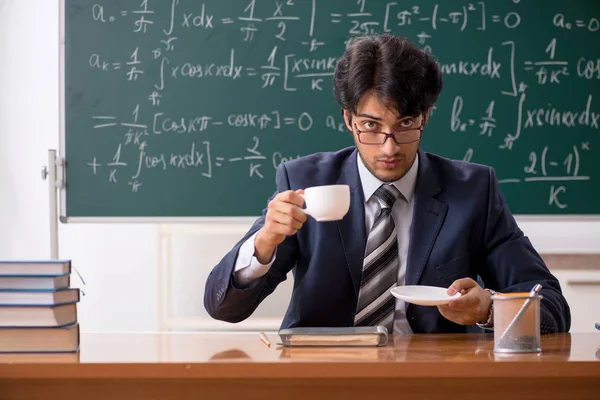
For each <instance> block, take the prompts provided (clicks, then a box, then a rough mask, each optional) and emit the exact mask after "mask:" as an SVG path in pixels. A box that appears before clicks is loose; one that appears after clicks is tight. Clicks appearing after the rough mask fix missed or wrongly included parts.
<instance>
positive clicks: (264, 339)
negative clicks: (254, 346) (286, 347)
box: [258, 332, 271, 347]
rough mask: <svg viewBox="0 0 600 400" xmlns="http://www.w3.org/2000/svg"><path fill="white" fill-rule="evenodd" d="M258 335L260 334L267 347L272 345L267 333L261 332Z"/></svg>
mask: <svg viewBox="0 0 600 400" xmlns="http://www.w3.org/2000/svg"><path fill="white" fill-rule="evenodd" d="M258 335H259V336H260V340H261V341H262V342H263V343H264V344H266V345H267V347H271V342H269V339H268V338H267V335H265V334H264V333H263V332H259V333H258Z"/></svg>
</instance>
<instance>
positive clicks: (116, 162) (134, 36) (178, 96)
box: [66, 0, 600, 212]
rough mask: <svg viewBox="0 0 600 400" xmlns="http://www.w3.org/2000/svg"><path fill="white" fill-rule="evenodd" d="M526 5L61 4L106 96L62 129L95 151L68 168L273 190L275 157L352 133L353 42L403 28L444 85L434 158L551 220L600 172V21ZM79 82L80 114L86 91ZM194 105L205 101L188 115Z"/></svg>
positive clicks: (135, 181)
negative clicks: (451, 162)
mask: <svg viewBox="0 0 600 400" xmlns="http://www.w3.org/2000/svg"><path fill="white" fill-rule="evenodd" d="M225 3H227V4H226V5H225ZM411 3H412V4H411ZM527 3H532V2H527V1H519V0H505V1H489V0H488V1H477V2H468V1H453V2H434V1H421V2H418V1H415V2H404V1H403V2H400V1H375V0H371V1H369V0H359V1H343V2H341V1H327V0H305V1H301V0H281V1H270V0H265V1H261V0H251V1H234V2H216V1H205V2H197V1H191V0H187V1H186V0H171V1H168V2H167V1H156V0H155V1H153V0H143V1H141V0H135V1H100V0H96V1H74V0H71V1H66V11H67V14H68V15H67V21H68V20H69V12H70V13H71V14H70V15H71V18H72V19H73V20H75V19H77V20H78V21H80V25H81V26H87V27H89V29H91V31H92V32H94V38H93V39H91V40H89V43H87V42H86V41H85V40H75V39H74V38H71V40H70V41H69V40H67V41H66V47H67V50H68V49H69V46H71V50H70V51H71V52H72V54H73V56H72V57H71V58H68V60H70V61H69V62H70V63H72V67H71V68H72V69H73V70H78V71H84V72H82V73H83V74H84V75H85V77H86V82H89V81H91V80H93V81H94V82H99V83H98V85H99V87H102V90H105V89H106V90H107V91H106V92H103V93H100V94H97V98H96V100H95V101H96V103H95V104H94V103H93V102H94V100H93V99H94V93H88V96H89V97H90V98H89V99H88V100H87V101H88V104H94V106H91V105H90V106H89V107H87V108H85V109H80V110H79V113H78V114H77V115H75V114H74V113H73V114H72V117H71V119H69V118H68V119H69V120H70V121H73V126H77V131H78V133H77V135H83V136H84V137H87V138H88V139H89V140H88V141H87V143H90V145H89V147H88V148H86V150H85V151H83V152H80V155H78V156H73V157H71V163H70V164H69V165H71V166H72V168H78V169H81V168H83V169H84V170H85V173H84V174H83V175H78V176H81V179H83V178H84V177H85V178H86V179H89V180H93V181H94V182H97V184H98V185H104V186H103V187H105V190H107V191H110V190H112V189H111V188H112V187H126V188H127V190H126V192H127V193H129V194H128V195H129V196H139V194H140V193H143V192H144V191H145V190H149V189H148V188H150V187H154V188H153V189H152V190H160V188H159V186H160V185H161V181H160V180H156V179H155V177H156V176H157V174H159V173H163V174H166V175H165V176H168V180H173V179H175V180H177V179H182V180H183V181H187V180H189V179H190V176H192V175H178V174H181V173H182V171H190V170H193V171H195V172H194V174H193V179H194V181H195V182H196V181H200V182H201V181H204V182H206V183H204V185H208V186H206V187H209V186H210V185H211V183H210V182H214V181H215V180H217V181H218V180H222V179H226V180H232V181H234V182H235V180H236V179H245V180H246V181H249V182H253V181H256V180H265V179H268V180H270V181H272V180H273V176H274V171H275V169H276V168H277V166H278V165H279V164H280V163H281V162H283V161H287V160H290V159H293V158H297V157H301V156H303V155H306V154H308V153H310V152H312V151H319V150H320V148H319V147H318V145H317V144H316V143H315V144H314V145H313V143H314V140H313V139H312V138H313V137H314V135H316V134H317V132H319V134H325V133H327V132H329V133H330V134H332V135H334V134H335V135H338V137H339V136H341V135H347V134H348V131H347V128H346V126H345V124H344V123H343V120H342V118H341V114H340V110H339V109H338V108H337V106H336V105H335V104H334V103H333V100H332V94H331V79H332V75H333V72H334V70H335V67H336V63H337V60H338V57H339V56H340V55H341V53H342V52H343V50H344V47H345V46H346V45H347V44H348V43H349V42H350V40H351V39H352V38H353V37H355V36H358V35H363V34H371V33H397V34H403V35H406V36H407V37H409V38H410V39H411V40H413V41H414V42H415V43H417V44H418V45H419V46H421V47H422V48H423V49H424V50H425V51H429V52H431V53H432V54H434V56H436V58H437V59H438V62H439V64H440V67H441V70H442V73H443V75H444V91H443V96H442V97H441V98H440V101H439V102H438V104H436V106H435V107H434V109H433V110H432V118H431V121H432V122H431V124H430V125H431V127H428V129H429V130H430V131H431V132H432V133H431V134H430V135H429V136H430V137H431V138H427V137H424V141H425V142H426V143H427V145H428V147H430V148H432V150H434V152H436V153H439V154H442V155H446V156H448V157H451V158H461V159H464V160H467V161H473V162H480V163H485V164H490V165H492V166H494V167H495V168H496V170H497V173H498V177H499V182H500V183H501V185H502V186H501V187H502V189H503V191H506V192H507V193H508V197H509V202H510V193H511V191H514V190H515V189H514V188H512V187H513V186H515V185H516V186H517V187H522V188H523V189H524V190H526V191H527V190H529V189H525V188H526V187H528V186H529V185H535V188H534V189H531V190H535V191H536V192H537V193H539V192H543V193H544V194H543V195H539V196H538V197H537V198H538V200H536V201H537V202H538V204H540V207H541V209H542V211H548V210H554V211H556V212H560V211H561V210H568V208H569V207H570V204H571V203H572V202H573V201H574V200H573V196H575V195H573V196H569V191H570V190H571V186H570V185H573V186H572V187H573V188H575V192H576V193H581V191H582V190H583V189H581V186H577V185H590V181H592V180H593V179H594V175H595V174H596V175H597V173H598V168H597V167H596V166H594V164H593V161H592V158H593V155H592V151H593V149H594V146H595V143H594V140H595V139H596V138H597V136H598V133H599V132H600V127H599V125H600V106H599V105H598V104H599V103H598V99H597V96H598V95H600V48H598V46H597V45H596V46H594V45H593V43H598V42H599V40H600V22H599V18H600V10H598V7H596V8H595V10H596V11H598V12H597V13H596V14H594V13H590V12H589V10H580V9H578V8H577V7H576V5H572V6H571V5H566V4H563V6H561V7H559V5H560V2H559V3H557V2H552V3H551V4H549V5H548V4H546V3H544V4H546V5H545V7H546V8H552V7H554V8H553V9H552V11H551V12H545V14H543V15H542V14H540V13H538V12H537V11H536V10H535V7H533V6H532V4H527ZM533 3H535V2H533ZM575 3H577V2H575ZM532 8H533V9H532ZM81 21H85V23H83V22H81ZM542 31H543V33H540V32H542ZM115 32H118V35H117V34H115ZM103 36H105V38H106V40H104V39H102V37H103ZM574 36H577V40H578V41H579V42H581V39H584V41H583V42H581V43H583V44H582V45H581V46H580V47H576V46H572V44H571V43H572V41H571V39H570V38H572V37H574ZM98 37H100V39H98ZM117 37H119V38H122V40H118V41H117V43H115V38H117ZM445 38H448V41H447V42H445V41H444V40H445ZM586 41H587V42H586ZM586 43H587V44H586ZM115 46H117V47H115ZM66 80H67V81H68V80H69V79H68V77H67V79H66ZM77 84H78V82H73V85H72V86H71V87H70V89H71V91H68V93H67V96H68V97H69V96H71V99H70V102H71V103H75V102H76V101H77V96H78V95H79V96H80V97H81V96H82V95H81V93H83V92H84V91H85V90H86V89H85V88H84V87H81V88H77V87H76V86H77ZM82 86H83V85H82ZM208 88H210V90H209V89H208ZM69 93H70V94H69ZM123 93H128V94H127V95H123ZM299 95H301V96H302V97H296V96H299ZM224 96H230V97H231V99H230V103H228V102H227V100H223V99H222V97H224ZM84 97H85V96H84ZM197 98H203V99H204V100H202V101H199V103H200V104H202V106H201V107H191V106H189V102H194V101H196V99H197ZM207 98H208V100H206V99H207ZM300 98H301V99H302V100H303V101H302V102H298V101H299V100H298V99H300ZM265 99H266V100H265ZM242 100H243V101H242ZM306 100H308V101H306ZM68 102H69V101H68ZM182 102H183V103H185V104H186V106H185V107H182ZM213 102H214V104H218V105H215V106H214V107H213V106H212V105H213ZM228 104H231V106H229V105H228ZM240 104H244V105H245V107H242V106H240ZM277 105H280V106H277ZM426 130H427V129H426ZM83 131H84V132H83ZM68 134H69V133H67V135H68ZM74 135H75V133H74ZM311 135H313V136H311ZM435 135H438V136H437V137H436V136H435ZM282 136H287V139H286V138H284V139H280V138H281V137H282ZM425 136H427V133H426V134H425ZM98 138H100V139H98ZM167 138H168V139H167ZM273 138H279V139H273ZM296 138H300V139H296ZM304 138H311V139H304ZM347 139H348V140H350V136H349V135H348V136H347ZM96 140H98V141H101V142H102V144H101V145H97V146H94V145H93V143H94V142H95V141H96ZM296 140H300V142H299V143H300V144H297V143H295V141H296ZM427 140H429V142H427ZM441 140H444V141H445V142H444V143H443V144H441V143H440V141H441ZM446 141H452V142H453V143H454V144H452V145H446ZM73 143H78V142H77V140H75V139H74V140H73ZM81 143H83V140H82V141H81ZM348 143H349V144H351V141H349V142H348ZM81 146H82V145H80V144H74V145H73V148H78V149H81ZM436 146H437V147H436ZM436 150H437V151H436ZM75 152H76V151H74V152H73V153H75ZM445 152H446V153H445ZM69 156H70V154H69ZM84 157H85V159H84ZM75 160H77V161H75ZM75 162H77V163H78V165H74V163H75ZM505 164H509V165H508V166H506V165H505ZM231 169H235V172H231V171H230V172H224V171H226V170H231ZM232 177H233V178H232ZM74 179H77V177H74ZM194 185H198V183H194ZM200 185H202V184H200ZM212 185H214V183H213V184H212ZM542 185H543V186H542ZM577 187H579V189H577ZM119 193H120V196H126V195H127V194H126V193H125V191H123V190H122V189H120V190H119ZM577 196H578V195H577ZM542 199H543V200H542ZM599 211H600V210H599Z"/></svg>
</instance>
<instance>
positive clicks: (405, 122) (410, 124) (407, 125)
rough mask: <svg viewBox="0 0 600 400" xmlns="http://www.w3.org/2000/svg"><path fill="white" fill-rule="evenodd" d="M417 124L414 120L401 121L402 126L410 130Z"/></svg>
mask: <svg viewBox="0 0 600 400" xmlns="http://www.w3.org/2000/svg"><path fill="white" fill-rule="evenodd" d="M414 123H415V121H414V120H412V119H405V120H404V121H400V126H401V127H403V128H410V127H411V126H413V125H414Z"/></svg>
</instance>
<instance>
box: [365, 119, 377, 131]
mask: <svg viewBox="0 0 600 400" xmlns="http://www.w3.org/2000/svg"><path fill="white" fill-rule="evenodd" d="M363 126H364V127H365V128H366V129H368V130H370V131H374V130H376V129H377V123H376V122H373V121H365V122H363Z"/></svg>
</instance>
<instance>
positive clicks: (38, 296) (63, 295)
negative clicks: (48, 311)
mask: <svg viewBox="0 0 600 400" xmlns="http://www.w3.org/2000/svg"><path fill="white" fill-rule="evenodd" d="M78 301H79V289H75V288H73V289H61V290H44V291H42V290H34V291H31V290H27V291H24V290H23V291H22V290H0V306H6V305H8V306H26V305H30V306H45V305H58V304H67V303H77V302H78Z"/></svg>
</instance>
